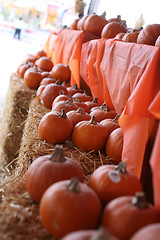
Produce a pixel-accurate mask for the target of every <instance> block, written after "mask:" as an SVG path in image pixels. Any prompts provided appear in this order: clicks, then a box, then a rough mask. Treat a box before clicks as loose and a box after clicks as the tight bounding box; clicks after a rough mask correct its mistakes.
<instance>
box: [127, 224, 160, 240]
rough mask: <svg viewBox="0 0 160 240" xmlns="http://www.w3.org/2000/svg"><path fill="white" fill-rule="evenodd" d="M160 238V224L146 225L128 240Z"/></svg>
mask: <svg viewBox="0 0 160 240" xmlns="http://www.w3.org/2000/svg"><path fill="white" fill-rule="evenodd" d="M159 238H160V223H152V224H148V225H147V226H145V227H142V228H141V229H139V230H138V231H137V232H136V233H135V234H134V235H133V236H132V237H131V238H130V240H142V239H145V240H151V239H152V240H158V239H159Z"/></svg>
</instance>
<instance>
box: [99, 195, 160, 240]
mask: <svg viewBox="0 0 160 240" xmlns="http://www.w3.org/2000/svg"><path fill="white" fill-rule="evenodd" d="M159 221H160V213H159V212H158V210H157V209H156V208H155V207H154V206H153V205H152V204H150V203H148V201H147V199H146V196H145V194H144V193H143V192H137V193H136V194H135V196H123V197H118V198H115V199H114V200H112V201H110V202H109V203H108V204H107V205H106V206H105V208H104V211H103V215H102V222H101V225H102V226H103V227H105V228H107V229H108V230H109V231H110V233H111V234H113V235H114V236H116V237H118V238H120V239H123V240H128V239H130V238H131V236H133V234H134V233H135V232H137V231H138V230H139V229H141V228H142V227H144V226H146V225H148V224H151V223H157V222H159Z"/></svg>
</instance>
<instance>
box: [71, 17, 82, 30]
mask: <svg viewBox="0 0 160 240" xmlns="http://www.w3.org/2000/svg"><path fill="white" fill-rule="evenodd" d="M79 20H80V19H79V18H76V19H74V20H73V22H72V23H71V25H70V27H69V28H70V29H72V30H77V24H78V21H79Z"/></svg>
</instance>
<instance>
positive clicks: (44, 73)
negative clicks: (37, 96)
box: [41, 71, 52, 78]
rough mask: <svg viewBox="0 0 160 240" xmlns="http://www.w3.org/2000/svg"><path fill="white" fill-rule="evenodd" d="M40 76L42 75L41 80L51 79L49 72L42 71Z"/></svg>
mask: <svg viewBox="0 0 160 240" xmlns="http://www.w3.org/2000/svg"><path fill="white" fill-rule="evenodd" d="M41 74H42V76H43V78H48V77H49V78H51V77H52V75H51V73H50V72H46V71H42V73H41Z"/></svg>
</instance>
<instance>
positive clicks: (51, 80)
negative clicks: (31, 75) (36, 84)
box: [40, 76, 57, 85]
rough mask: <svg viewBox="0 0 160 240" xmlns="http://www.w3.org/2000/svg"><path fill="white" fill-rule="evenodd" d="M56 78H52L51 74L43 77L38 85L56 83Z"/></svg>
mask: <svg viewBox="0 0 160 240" xmlns="http://www.w3.org/2000/svg"><path fill="white" fill-rule="evenodd" d="M56 82H57V80H56V79H55V78H53V77H52V76H50V77H45V78H43V79H42V81H41V83H40V85H48V84H50V83H56Z"/></svg>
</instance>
